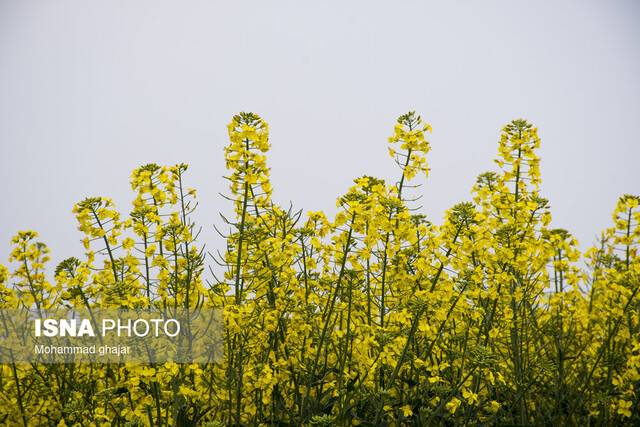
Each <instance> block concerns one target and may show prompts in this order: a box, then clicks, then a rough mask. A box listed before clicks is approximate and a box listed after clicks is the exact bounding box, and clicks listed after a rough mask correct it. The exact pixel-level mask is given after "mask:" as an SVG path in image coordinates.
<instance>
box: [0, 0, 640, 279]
mask: <svg viewBox="0 0 640 427" xmlns="http://www.w3.org/2000/svg"><path fill="white" fill-rule="evenodd" d="M639 24H640V3H639V2H637V1H616V2H610V1H600V2H593V1H579V2H578V1H573V2H566V1H547V2H544V1H543V2H540V1H538V2H520V1H504V2H499V1H491V2H477V1H470V2H424V1H419V2H382V1H380V2H373V1H364V2H350V1H340V2H332V1H314V2H306V1H304V2H303V1H291V2H279V1H268V2H264V1H262V2H257V1H256V2H233V4H232V3H231V2H224V3H223V2H218V1H189V2H174V1H171V2H169V1H135V2H125V1H92V2H84V1H62V0H56V1H29V2H24V1H6V0H0V141H1V144H2V149H1V155H0V188H1V190H0V191H1V193H0V194H1V196H2V197H1V198H0V203H1V204H0V207H1V209H0V263H3V264H5V265H6V264H7V261H8V257H9V253H10V250H11V248H10V245H9V241H10V239H11V237H12V236H13V235H14V234H15V233H16V232H17V231H18V230H26V229H32V230H36V231H38V232H39V233H40V238H41V240H42V241H44V242H45V243H47V245H48V246H49V248H50V249H51V250H52V261H51V262H50V264H49V266H48V269H49V271H50V273H51V272H53V269H54V268H55V266H56V265H57V263H58V262H60V261H61V260H62V259H64V258H66V257H69V256H77V257H79V258H82V254H83V253H84V250H83V248H82V245H81V244H80V242H79V241H80V239H81V238H82V237H83V236H82V234H81V233H80V232H79V231H77V229H76V226H77V225H76V222H75V218H74V216H73V214H72V213H71V209H72V208H73V205H74V204H75V203H77V202H79V201H81V200H83V199H84V198H85V197H88V196H104V197H110V198H112V199H113V200H114V202H115V203H116V206H117V208H118V209H119V210H120V211H121V212H122V213H123V214H128V213H129V212H130V211H131V201H132V200H133V198H134V194H133V193H132V191H131V186H130V184H129V178H130V175H131V171H132V170H133V169H134V168H136V167H139V166H141V165H143V164H147V163H152V162H155V163H158V164H162V165H173V164H176V163H187V164H189V171H188V172H187V175H186V183H187V186H189V187H195V188H196V189H197V190H198V200H199V201H200V205H199V207H198V212H197V215H196V217H195V219H196V221H197V222H198V223H199V224H200V225H201V226H202V227H203V232H202V235H201V239H200V240H201V243H206V244H207V246H208V247H209V248H211V249H215V248H219V247H222V245H223V241H222V239H221V238H220V237H219V236H218V235H217V234H216V233H215V232H214V230H213V224H220V220H219V216H218V212H220V211H227V212H228V211H229V208H230V207H229V204H228V202H227V201H225V200H224V199H223V198H222V197H221V196H220V195H219V194H218V193H219V192H222V193H227V188H226V187H227V184H226V182H225V181H224V180H223V179H222V175H224V174H225V169H224V155H223V147H224V146H225V145H227V143H228V135H227V128H226V124H227V123H229V121H230V120H231V118H232V117H233V115H234V114H237V113H238V112H240V111H252V112H254V113H257V114H259V115H261V116H262V117H263V118H264V119H265V120H266V121H267V122H268V123H269V125H270V130H271V138H270V140H271V143H272V145H273V147H272V149H271V151H270V152H269V157H268V159H269V164H270V166H271V170H272V183H273V186H274V200H275V201H276V202H277V203H279V204H281V205H288V203H289V201H291V202H292V203H293V205H294V207H295V208H298V209H304V210H305V212H306V211H309V210H314V211H315V210H325V211H328V212H335V200H336V198H337V197H338V196H340V195H342V194H344V193H345V192H346V190H347V189H348V188H349V187H350V186H351V185H352V184H353V182H352V180H353V179H354V178H356V177H359V176H361V175H364V174H367V175H373V176H377V177H380V178H384V179H386V180H387V181H388V182H390V183H392V182H395V180H397V179H398V177H399V175H398V170H397V168H396V166H395V164H394V163H393V160H392V159H391V158H390V157H389V156H388V153H387V149H386V145H387V142H386V141H387V137H389V136H390V135H391V134H392V131H393V126H394V125H395V120H396V119H397V117H398V116H399V115H401V114H403V113H406V112H407V111H410V110H416V112H417V113H419V114H421V115H422V117H423V119H424V120H425V121H426V122H427V123H429V124H431V125H432V127H433V134H431V135H430V137H429V140H430V142H431V146H432V151H431V152H430V153H429V157H428V162H429V165H430V167H431V174H430V177H429V179H428V180H426V181H424V182H423V183H424V185H423V186H422V187H421V188H420V189H419V190H418V194H422V195H423V198H422V204H423V205H424V208H423V211H424V213H426V214H427V215H428V217H429V219H431V220H432V222H434V223H436V224H440V223H441V222H442V220H441V219H442V216H443V213H444V211H445V210H446V209H448V208H449V207H451V206H452V205H453V204H455V203H457V202H460V201H463V200H469V199H470V198H471V195H470V190H471V187H472V185H473V183H474V182H475V178H476V177H477V175H478V174H480V173H482V172H485V171H487V170H495V165H494V164H493V162H492V159H493V158H495V157H496V154H497V148H498V144H497V141H498V139H499V132H500V129H501V128H502V127H503V126H504V125H505V124H507V123H508V122H509V121H511V120H512V119H516V118H525V119H527V120H528V121H529V122H530V123H533V124H534V125H535V126H537V127H538V129H539V135H540V137H541V139H542V145H541V148H540V150H539V155H540V156H541V158H542V163H541V172H542V180H543V186H542V195H543V196H544V197H547V198H548V199H549V200H550V205H551V208H552V209H551V213H552V216H553V222H552V224H551V226H552V227H558V228H560V227H561V228H566V229H568V230H569V231H571V232H572V233H573V234H574V235H575V236H576V237H577V238H578V240H579V242H580V244H581V248H582V249H583V250H586V249H587V248H588V247H589V246H590V245H591V244H592V243H593V242H594V239H595V236H596V235H597V234H599V232H600V230H602V229H604V228H606V227H609V226H610V224H611V221H610V219H611V212H612V211H613V208H614V207H615V203H616V200H617V198H618V197H619V196H620V195H622V194H625V193H631V194H640V167H639V165H640V148H639V142H640V139H639V138H638V131H637V127H638V124H639V123H640V83H639V77H638V76H640V25H639Z"/></svg>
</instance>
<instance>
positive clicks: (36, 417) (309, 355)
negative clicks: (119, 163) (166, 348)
mask: <svg viewBox="0 0 640 427" xmlns="http://www.w3.org/2000/svg"><path fill="white" fill-rule="evenodd" d="M228 131H229V140H230V143H229V145H228V146H227V147H226V148H225V160H226V167H227V170H228V176H227V177H226V178H227V180H228V181H229V193H228V194H227V196H226V197H227V198H228V200H229V202H230V203H231V204H232V205H233V208H234V216H233V217H232V218H225V221H226V224H227V226H228V231H227V232H224V233H223V234H225V238H226V243H227V244H226V251H225V252H224V253H223V254H221V255H220V256H218V257H210V258H209V257H208V256H207V255H206V252H205V251H204V247H202V246H200V244H199V243H198V240H197V238H198V228H197V227H196V225H195V224H194V223H193V221H192V214H193V212H194V210H195V209H196V206H197V204H196V201H195V191H194V190H192V189H190V188H188V187H186V186H185V185H186V184H185V180H186V171H187V166H186V165H176V166H173V167H164V166H159V165H155V164H148V165H144V166H142V167H140V168H138V169H136V170H134V171H133V175H132V177H131V185H132V190H133V191H134V193H135V199H134V201H133V203H132V210H131V212H130V213H129V215H128V216H127V218H126V219H123V218H124V217H123V215H121V213H120V212H119V211H118V210H117V209H116V207H115V206H114V204H113V202H112V201H111V200H109V199H106V198H102V197H94V198H88V199H85V200H83V201H81V202H79V203H78V204H77V205H76V206H75V207H74V209H73V213H74V214H75V215H76V218H77V220H78V224H79V226H78V230H79V231H80V232H81V233H82V235H83V237H82V242H83V245H84V248H85V250H86V253H85V254H84V256H79V257H77V258H76V257H70V258H67V259H66V260H64V261H63V262H62V263H60V264H59V265H58V266H57V267H56V268H55V280H54V282H53V283H50V282H49V281H47V277H46V274H45V271H46V270H45V266H46V263H47V261H48V260H49V250H48V249H47V247H46V245H45V244H44V243H41V242H39V241H38V235H37V233H36V232H34V231H21V232H18V234H17V235H16V236H15V238H14V239H13V240H12V241H11V245H12V246H13V251H12V253H11V259H10V260H9V261H10V262H12V263H13V265H12V266H11V267H12V269H11V270H9V269H8V268H7V267H5V266H2V265H0V305H1V307H0V308H3V309H4V308H15V307H32V308H33V307H35V308H38V309H40V308H42V309H47V308H55V307H60V306H65V307H74V308H88V309H90V310H91V309H95V308H120V307H122V308H145V307H162V308H164V309H167V308H170V309H171V308H173V309H178V308H201V307H205V308H210V307H218V308H222V309H223V310H224V360H223V363H220V364H208V365H205V364H171V363H161V364H93V365H82V364H64V365H26V364H4V365H0V373H1V375H0V424H6V425H25V426H40V425H51V426H75V425H78V426H80V425H82V426H85V425H86V426H100V425H119V426H194V425H203V426H209V427H212V426H223V425H235V426H254V425H255V426H257V425H295V426H303V425H304V426H307V425H310V426H330V425H336V426H350V425H363V426H367V425H369V426H378V425H391V424H393V425H407V426H409V425H417V426H420V425H424V426H429V425H485V424H497V425H500V424H511V425H577V424H585V425H602V426H605V425H606V426H609V425H635V424H640V403H639V400H638V396H637V393H638V389H639V387H640V295H639V293H640V292H639V289H640V261H639V259H638V247H639V242H640V209H639V206H638V205H639V202H640V198H639V197H638V196H633V195H624V196H622V197H621V198H620V199H619V201H618V203H617V205H616V206H615V207H614V211H613V217H612V226H611V228H609V229H607V230H604V231H603V232H602V235H601V241H600V242H599V245H598V246H597V247H594V248H591V249H589V250H587V251H585V252H584V253H583V252H581V251H580V250H579V248H578V244H577V242H576V240H575V239H574V238H573V237H572V236H571V234H570V232H569V231H567V230H564V229H550V228H549V225H550V223H551V214H550V207H549V203H548V201H547V200H546V199H544V197H543V195H542V194H541V192H540V183H541V177H540V171H539V166H540V159H539V158H538V157H537V154H536V150H537V149H538V148H539V146H540V139H539V138H538V135H537V129H536V128H535V127H533V126H532V125H531V124H529V123H527V122H526V121H525V120H514V121H512V122H511V123H509V124H508V125H506V126H505V127H504V128H503V129H502V132H501V136H500V140H499V144H498V156H497V158H496V159H495V163H496V165H497V166H498V170H497V171H490V172H486V173H482V174H481V175H479V176H478V178H477V181H476V182H475V184H474V185H473V189H472V200H469V201H463V202H461V203H458V204H456V205H455V206H453V207H452V208H451V209H449V210H448V211H447V212H446V215H445V218H444V222H443V224H442V225H439V226H438V225H434V224H433V223H432V222H431V221H430V220H428V218H426V217H425V216H424V215H421V214H420V213H419V210H417V209H416V208H417V207H416V202H415V200H416V199H417V194H416V193H417V191H416V185H415V180H414V179H415V178H417V177H419V176H421V177H426V176H427V174H428V171H429V167H428V162H427V155H428V153H429V150H430V147H431V145H430V143H429V142H428V141H427V139H426V137H427V134H428V133H429V132H430V131H431V127H430V126H429V125H427V124H426V123H424V122H423V121H422V118H421V117H420V116H418V115H416V114H415V113H414V112H409V113H407V114H405V115H403V116H401V117H400V118H399V119H398V121H397V124H396V126H395V127H394V128H393V133H392V136H391V137H390V138H389V139H388V142H389V147H388V149H389V154H390V156H391V157H392V158H393V160H394V161H395V162H396V163H397V165H398V166H399V174H398V179H397V180H396V181H395V182H393V183H392V184H388V183H387V182H385V180H382V179H380V178H376V177H373V176H362V177H358V178H356V179H355V180H354V185H353V186H352V187H351V188H350V189H349V190H348V192H347V193H346V194H345V195H343V196H341V197H339V198H338V202H337V203H338V207H339V208H340V211H339V212H338V214H337V215H336V216H335V217H334V218H332V219H331V218H328V217H327V216H326V215H325V214H324V213H322V212H309V213H307V214H306V215H304V214H303V213H302V212H301V211H300V212H297V211H294V210H292V209H291V208H289V209H284V208H282V207H279V206H276V205H275V204H274V203H273V202H272V200H271V195H272V187H271V183H270V179H269V167H268V165H267V157H266V155H267V153H268V150H269V148H270V143H269V127H268V125H267V123H266V122H265V121H264V120H263V119H262V118H261V117H259V116H257V115H256V114H252V113H240V114H238V115H236V116H234V117H233V119H232V121H231V123H230V124H229V126H228ZM207 266H209V267H210V268H211V271H212V272H213V273H214V278H213V279H212V280H211V281H206V280H204V278H203V272H204V270H205V268H206V267H207ZM5 327H7V326H6V325H5Z"/></svg>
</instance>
